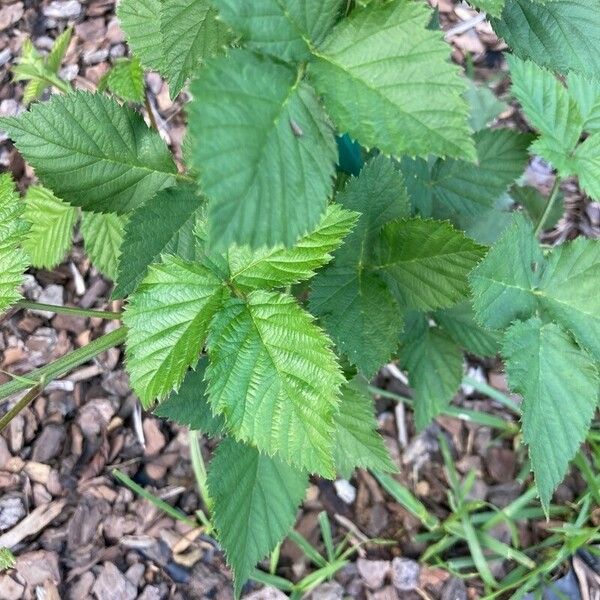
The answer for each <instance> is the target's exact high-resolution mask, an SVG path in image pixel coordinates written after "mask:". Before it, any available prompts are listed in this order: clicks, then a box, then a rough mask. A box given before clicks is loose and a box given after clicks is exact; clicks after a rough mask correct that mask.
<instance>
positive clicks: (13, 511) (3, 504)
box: [0, 496, 27, 531]
mask: <svg viewBox="0 0 600 600" xmlns="http://www.w3.org/2000/svg"><path fill="white" fill-rule="evenodd" d="M26 514H27V512H26V511H25V506H24V505H23V499H22V498H21V497H20V496H2V498H0V531H6V530H7V529H10V528H11V527H13V526H14V525H16V524H17V523H18V522H19V521H20V520H21V519H22V518H23V517H25V515H26Z"/></svg>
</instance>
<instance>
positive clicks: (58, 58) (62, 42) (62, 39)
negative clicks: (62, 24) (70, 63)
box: [46, 27, 73, 73]
mask: <svg viewBox="0 0 600 600" xmlns="http://www.w3.org/2000/svg"><path fill="white" fill-rule="evenodd" d="M72 37H73V28H72V27H67V28H66V29H65V30H64V31H63V32H62V33H61V34H60V35H59V36H58V37H57V38H56V39H55V40H54V44H53V45H52V50H50V53H49V54H48V57H47V58H46V66H47V67H48V68H49V69H50V70H51V71H52V72H53V73H58V71H59V70H60V67H61V65H62V62H63V60H64V59H65V55H66V54H67V50H68V49H69V45H70V44H71V38H72Z"/></svg>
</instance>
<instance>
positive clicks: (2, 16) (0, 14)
mask: <svg viewBox="0 0 600 600" xmlns="http://www.w3.org/2000/svg"><path fill="white" fill-rule="evenodd" d="M22 16H23V3H22V2H15V3H14V4H9V5H8V6H5V7H4V8H2V9H0V31H3V30H4V29H8V28H9V27H10V26H11V25H14V24H15V23H16V22H17V21H20V20H21V17H22Z"/></svg>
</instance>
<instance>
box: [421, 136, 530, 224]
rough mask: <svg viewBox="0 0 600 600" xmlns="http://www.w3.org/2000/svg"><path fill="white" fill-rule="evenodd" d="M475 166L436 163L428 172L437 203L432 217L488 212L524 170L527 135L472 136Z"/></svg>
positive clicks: (459, 161) (453, 162)
mask: <svg viewBox="0 0 600 600" xmlns="http://www.w3.org/2000/svg"><path fill="white" fill-rule="evenodd" d="M474 139H475V145H476V149H477V165H472V164H469V163H467V162H465V161H462V160H452V159H449V160H438V161H436V162H435V164H434V165H433V168H432V170H431V183H430V186H431V188H430V189H431V190H432V191H433V194H434V197H435V200H436V201H437V202H438V203H439V205H438V206H436V207H435V210H434V214H435V215H436V216H438V215H437V213H438V212H439V216H447V215H449V214H452V213H457V214H460V215H474V216H478V215H480V214H481V213H482V212H484V211H485V210H486V209H489V208H492V207H493V206H494V204H495V202H496V201H497V200H498V198H499V197H500V196H501V195H502V193H503V192H505V191H506V190H507V189H508V187H509V186H510V185H511V183H513V181H515V179H517V177H520V176H521V175H522V174H523V171H524V170H525V167H526V166H527V161H528V153H527V147H528V146H529V144H530V142H531V138H530V136H528V135H524V134H521V133H518V132H516V131H512V130H510V129H485V130H483V131H478V132H477V133H476V134H475V137H474Z"/></svg>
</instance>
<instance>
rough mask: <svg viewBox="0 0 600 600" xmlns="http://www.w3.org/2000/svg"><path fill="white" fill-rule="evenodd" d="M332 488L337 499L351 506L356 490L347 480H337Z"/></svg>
mask: <svg viewBox="0 0 600 600" xmlns="http://www.w3.org/2000/svg"><path fill="white" fill-rule="evenodd" d="M333 487H335V491H336V493H337V495H338V497H339V498H340V499H341V500H342V501H343V502H345V503H346V504H353V503H354V501H355V500H356V488H355V487H354V486H353V485H352V484H351V483H350V482H349V481H348V480H347V479H337V480H336V481H334V482H333Z"/></svg>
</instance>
